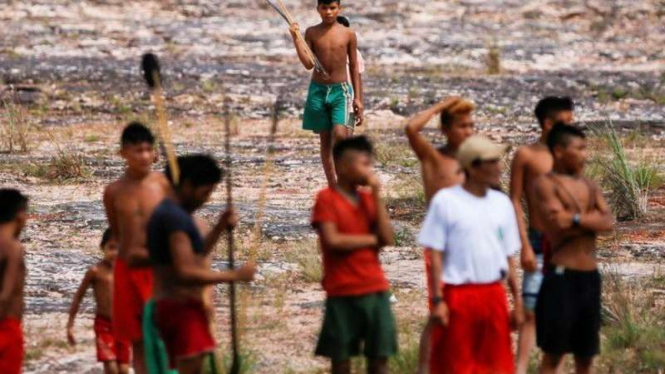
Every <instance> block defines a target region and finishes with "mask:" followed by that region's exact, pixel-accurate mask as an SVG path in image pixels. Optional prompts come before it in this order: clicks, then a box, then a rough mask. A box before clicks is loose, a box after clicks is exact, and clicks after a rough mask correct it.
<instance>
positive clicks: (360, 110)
mask: <svg viewBox="0 0 665 374" xmlns="http://www.w3.org/2000/svg"><path fill="white" fill-rule="evenodd" d="M353 112H354V113H355V114H356V124H357V125H358V126H361V125H362V123H363V121H364V120H365V107H364V106H363V102H362V101H361V100H360V99H359V98H355V99H353Z"/></svg>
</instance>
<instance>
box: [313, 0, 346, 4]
mask: <svg viewBox="0 0 665 374" xmlns="http://www.w3.org/2000/svg"><path fill="white" fill-rule="evenodd" d="M332 3H337V4H339V5H342V0H318V3H317V4H319V5H321V4H326V5H328V4H332Z"/></svg>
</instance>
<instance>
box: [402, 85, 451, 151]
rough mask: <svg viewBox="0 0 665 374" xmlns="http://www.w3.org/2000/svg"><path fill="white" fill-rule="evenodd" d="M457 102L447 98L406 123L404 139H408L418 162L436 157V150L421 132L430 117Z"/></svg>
mask: <svg viewBox="0 0 665 374" xmlns="http://www.w3.org/2000/svg"><path fill="white" fill-rule="evenodd" d="M458 100H459V98H458V97H450V98H447V99H445V100H443V101H441V102H439V103H437V104H435V105H434V106H432V107H430V108H429V109H426V110H423V111H422V112H420V113H418V114H416V115H415V116H413V117H411V119H410V120H409V122H408V123H407V125H406V128H405V132H406V137H407V138H408V139H409V144H410V145H411V148H412V149H413V151H414V152H415V153H416V156H418V159H419V160H420V161H425V160H432V159H433V158H434V157H437V156H438V151H437V150H436V148H434V146H433V145H432V143H430V142H429V140H427V139H426V138H425V137H424V136H423V135H422V134H421V132H422V131H423V129H424V128H425V126H427V123H428V122H429V121H430V120H431V119H432V117H434V116H435V115H437V114H439V113H441V112H442V111H443V110H444V109H445V108H446V107H448V106H449V105H451V104H453V103H455V102H456V101H458Z"/></svg>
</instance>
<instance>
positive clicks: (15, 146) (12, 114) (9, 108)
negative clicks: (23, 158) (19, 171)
mask: <svg viewBox="0 0 665 374" xmlns="http://www.w3.org/2000/svg"><path fill="white" fill-rule="evenodd" d="M3 107H4V111H5V116H4V117H5V118H3V119H2V122H0V149H1V150H3V151H5V152H9V153H14V152H28V150H29V142H30V135H31V126H30V124H29V123H28V119H27V116H26V114H25V111H24V110H23V108H21V106H19V105H16V104H14V103H12V102H9V101H7V100H5V101H3Z"/></svg>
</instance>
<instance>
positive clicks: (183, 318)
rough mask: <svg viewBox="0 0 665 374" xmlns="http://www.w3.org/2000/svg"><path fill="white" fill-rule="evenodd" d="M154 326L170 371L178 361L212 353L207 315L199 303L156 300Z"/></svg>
mask: <svg viewBox="0 0 665 374" xmlns="http://www.w3.org/2000/svg"><path fill="white" fill-rule="evenodd" d="M155 326H156V327H157V330H158V331H159V334H160V337H161V338H162V340H163V341H164V345H166V351H167V352H168V354H169V364H170V366H171V369H175V368H176V366H177V362H178V360H179V359H182V358H188V357H196V356H201V355H203V354H206V353H210V352H214V351H215V339H214V338H213V337H212V335H211V334H210V325H209V320H208V315H207V314H206V310H205V307H204V305H203V302H201V301H199V300H194V299H190V300H169V299H162V300H158V301H157V305H156V307H155Z"/></svg>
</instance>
